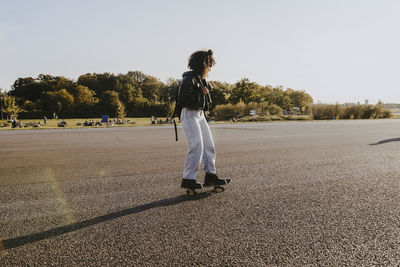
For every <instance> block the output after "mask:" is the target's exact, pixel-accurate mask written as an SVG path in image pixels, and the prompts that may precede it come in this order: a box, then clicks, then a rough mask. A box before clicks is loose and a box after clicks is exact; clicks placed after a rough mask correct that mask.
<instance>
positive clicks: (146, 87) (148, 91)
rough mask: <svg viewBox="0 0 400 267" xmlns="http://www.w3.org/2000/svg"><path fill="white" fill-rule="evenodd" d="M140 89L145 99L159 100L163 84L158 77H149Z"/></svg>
mask: <svg viewBox="0 0 400 267" xmlns="http://www.w3.org/2000/svg"><path fill="white" fill-rule="evenodd" d="M140 87H141V89H142V95H143V97H144V98H146V99H147V100H150V101H151V100H159V96H160V89H161V88H162V87H163V84H162V83H161V82H160V80H159V79H157V78H156V77H153V76H149V75H147V76H146V78H145V79H144V81H143V83H142V85H141V86H140Z"/></svg>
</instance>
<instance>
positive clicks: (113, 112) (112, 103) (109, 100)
mask: <svg viewBox="0 0 400 267" xmlns="http://www.w3.org/2000/svg"><path fill="white" fill-rule="evenodd" d="M101 104H102V105H101V106H102V111H103V112H104V114H107V115H109V116H112V117H117V118H123V117H125V115H126V113H125V105H124V104H123V103H122V102H121V100H120V99H119V96H118V93H117V92H115V91H105V92H104V93H103V98H102V103H101Z"/></svg>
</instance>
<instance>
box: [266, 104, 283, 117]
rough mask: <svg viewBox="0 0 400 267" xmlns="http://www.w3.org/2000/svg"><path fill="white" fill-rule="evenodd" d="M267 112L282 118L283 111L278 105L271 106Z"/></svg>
mask: <svg viewBox="0 0 400 267" xmlns="http://www.w3.org/2000/svg"><path fill="white" fill-rule="evenodd" d="M267 110H268V111H269V113H270V114H271V115H278V116H282V112H283V109H282V108H281V107H280V106H278V105H275V104H271V105H269V106H268V108H267Z"/></svg>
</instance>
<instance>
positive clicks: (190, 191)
mask: <svg viewBox="0 0 400 267" xmlns="http://www.w3.org/2000/svg"><path fill="white" fill-rule="evenodd" d="M230 182H231V180H229V181H228V182H227V183H226V184H224V185H205V184H203V188H202V189H204V188H210V187H214V190H213V192H215V193H222V192H224V191H225V187H224V186H225V185H228V184H230ZM185 189H186V194H188V195H196V194H197V191H196V190H201V189H189V188H185Z"/></svg>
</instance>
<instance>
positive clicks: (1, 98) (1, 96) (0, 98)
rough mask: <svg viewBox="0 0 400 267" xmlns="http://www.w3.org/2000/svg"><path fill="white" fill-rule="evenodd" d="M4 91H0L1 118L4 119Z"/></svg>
mask: <svg viewBox="0 0 400 267" xmlns="http://www.w3.org/2000/svg"><path fill="white" fill-rule="evenodd" d="M3 99H4V96H3V93H2V92H1V91H0V110H1V120H3Z"/></svg>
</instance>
